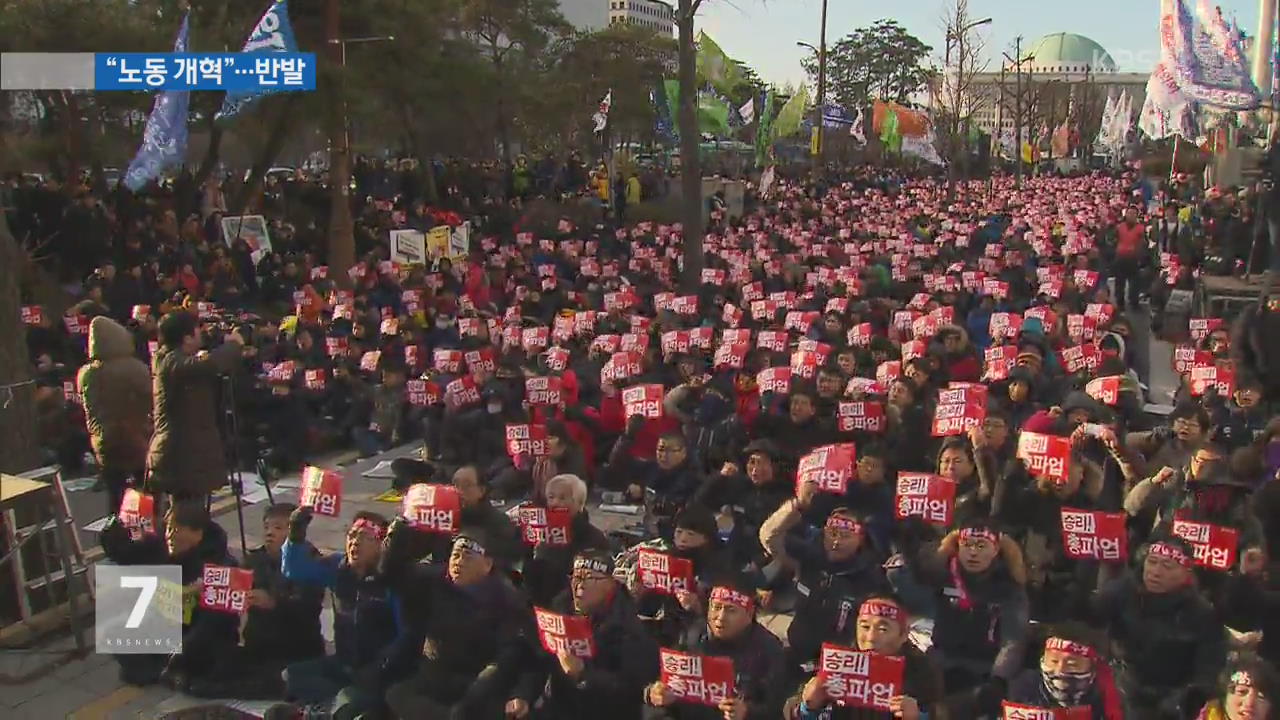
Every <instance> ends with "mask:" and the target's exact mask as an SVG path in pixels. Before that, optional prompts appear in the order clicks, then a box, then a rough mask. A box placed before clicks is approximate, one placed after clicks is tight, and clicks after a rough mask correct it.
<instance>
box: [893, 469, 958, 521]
mask: <svg viewBox="0 0 1280 720" xmlns="http://www.w3.org/2000/svg"><path fill="white" fill-rule="evenodd" d="M955 504H956V483H955V481H954V480H951V479H950V478H945V477H942V476H941V475H932V474H930V473H914V472H900V473H898V486H897V490H896V491H895V492H894V496H893V505H894V516H895V517H897V518H898V519H899V520H903V519H905V518H909V517H918V518H921V519H922V520H924V521H925V522H927V523H929V524H931V525H939V526H941V527H947V526H949V525H951V517H952V513H953V511H954V509H955Z"/></svg>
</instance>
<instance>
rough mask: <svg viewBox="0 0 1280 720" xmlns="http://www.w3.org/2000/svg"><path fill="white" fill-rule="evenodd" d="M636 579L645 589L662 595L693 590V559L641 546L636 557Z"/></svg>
mask: <svg viewBox="0 0 1280 720" xmlns="http://www.w3.org/2000/svg"><path fill="white" fill-rule="evenodd" d="M636 579H637V580H638V581H639V582H640V587H642V588H644V589H645V590H652V591H654V592H656V593H661V594H663V595H675V594H676V593H677V592H693V590H694V587H695V586H694V581H693V561H692V560H690V559H688V558H679V557H676V556H674V555H668V554H667V553H663V552H658V551H657V550H649V549H645V548H641V550H640V553H639V555H638V556H637V557H636Z"/></svg>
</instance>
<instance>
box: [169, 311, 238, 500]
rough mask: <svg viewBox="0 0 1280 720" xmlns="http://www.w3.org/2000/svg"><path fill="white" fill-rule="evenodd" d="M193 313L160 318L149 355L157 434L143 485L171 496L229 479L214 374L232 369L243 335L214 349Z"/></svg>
mask: <svg viewBox="0 0 1280 720" xmlns="http://www.w3.org/2000/svg"><path fill="white" fill-rule="evenodd" d="M202 343H203V338H202V337H201V331H200V325H199V323H198V322H197V321H196V318H195V316H194V315H192V314H191V313H189V312H186V311H182V310H178V311H174V312H171V313H169V314H168V315H165V316H164V318H163V319H161V320H160V350H159V351H158V352H157V353H156V355H155V358H153V360H152V372H151V375H152V397H153V400H154V403H153V411H152V416H153V417H154V419H155V434H153V435H152V436H151V447H150V450H149V452H148V454H147V471H148V479H147V487H148V489H149V490H151V491H153V492H164V493H168V494H169V495H171V496H172V498H173V499H174V500H188V499H204V498H205V496H207V495H208V494H209V493H211V492H213V491H214V490H216V489H217V488H219V487H222V485H223V484H224V483H226V481H227V463H226V455H225V452H224V450H223V440H222V436H221V433H220V431H219V429H218V392H219V387H218V376H219V375H220V374H223V373H228V372H231V371H232V370H234V369H235V367H236V363H237V362H238V361H239V359H240V355H241V349H242V348H243V346H244V338H243V337H242V336H241V335H240V333H239V331H238V330H233V331H232V332H230V333H228V334H227V337H226V341H225V342H224V343H223V344H222V345H220V346H219V347H217V348H216V349H214V350H212V351H205V350H202V349H201V347H202Z"/></svg>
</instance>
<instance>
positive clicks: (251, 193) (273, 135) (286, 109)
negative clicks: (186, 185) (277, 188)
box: [197, 93, 299, 215]
mask: <svg viewBox="0 0 1280 720" xmlns="http://www.w3.org/2000/svg"><path fill="white" fill-rule="evenodd" d="M298 97H299V95H298V94H297V93H289V96H288V97H287V98H285V100H284V102H283V103H281V105H280V114H279V115H278V116H277V117H276V120H275V123H274V124H272V126H271V132H270V133H269V134H268V135H267V142H266V144H264V145H263V146H262V152H261V153H259V154H258V157H257V159H256V160H254V163H253V168H252V169H251V170H250V171H249V179H248V180H246V181H245V183H244V185H241V186H240V191H239V192H238V193H236V197H235V201H234V202H233V203H231V205H230V206H229V207H228V208H227V209H228V210H230V211H231V214H233V215H243V214H244V213H245V210H247V209H248V208H249V207H250V205H251V203H252V201H253V200H254V198H256V197H257V196H258V193H260V192H262V181H263V179H264V178H265V177H266V176H267V171H268V170H270V169H271V166H272V165H273V164H274V163H275V161H276V158H277V157H279V155H280V151H281V150H283V149H284V143H285V141H286V140H288V139H289V131H290V130H291V129H292V127H291V125H292V122H293V120H294V118H293V111H294V109H295V108H296V106H297V104H298V102H297V100H298ZM197 187H199V186H197Z"/></svg>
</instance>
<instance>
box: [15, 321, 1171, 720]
mask: <svg viewBox="0 0 1280 720" xmlns="http://www.w3.org/2000/svg"><path fill="white" fill-rule="evenodd" d="M1138 315H1141V317H1137V318H1134V330H1135V332H1134V337H1145V336H1148V327H1149V325H1148V323H1147V321H1146V318H1145V314H1138ZM1137 352H1138V356H1139V357H1138V360H1137V364H1138V366H1139V367H1144V366H1145V367H1148V368H1150V370H1149V373H1150V375H1149V377H1150V385H1151V392H1150V399H1151V401H1152V402H1155V403H1168V402H1169V398H1171V397H1172V394H1173V391H1174V390H1175V389H1176V388H1177V378H1176V377H1174V375H1173V372H1172V368H1171V362H1170V360H1171V356H1172V348H1171V347H1170V346H1169V345H1168V344H1167V343H1164V342H1161V341H1158V340H1152V341H1151V342H1150V344H1149V345H1147V344H1144V343H1140V347H1139V348H1138V350H1137ZM415 451H416V450H415V449H414V448H410V447H405V448H400V449H397V450H392V451H390V452H389V453H386V454H385V455H384V456H381V457H380V458H377V459H374V460H365V461H360V462H352V460H353V458H352V456H351V455H350V454H341V455H336V456H330V457H328V458H326V459H324V460H320V461H318V463H317V464H319V465H322V466H324V467H331V468H341V469H343V470H344V492H343V501H342V511H341V516H340V517H338V518H325V517H318V518H317V519H316V520H315V521H314V522H313V523H312V524H311V530H310V533H309V537H310V539H311V540H312V541H313V542H314V543H315V544H316V545H318V546H319V547H321V548H325V549H331V550H336V549H339V548H341V547H342V542H343V534H344V531H345V528H346V527H347V525H348V524H349V523H350V521H351V518H352V517H353V516H354V515H355V513H356V512H357V511H359V510H374V511H376V512H380V513H383V514H385V515H391V514H394V513H395V512H396V510H397V508H398V504H396V503H390V502H383V501H380V500H377V499H375V498H376V496H378V495H380V494H381V493H383V492H384V491H385V490H386V489H387V488H388V487H389V485H390V481H389V479H387V478H366V477H364V476H363V475H362V473H364V472H365V471H366V470H368V469H369V468H371V467H373V466H374V465H375V464H376V462H377V461H378V460H383V459H390V458H394V457H400V456H404V455H408V454H412V453H413V452H415ZM253 482H254V477H246V490H247V491H252V487H253ZM281 485H282V487H279V488H278V490H277V493H276V499H277V500H285V501H296V500H297V491H296V487H297V477H296V476H295V477H290V478H285V479H283V481H282V483H281ZM69 486H70V487H75V486H76V483H74V481H73V482H70V483H69ZM283 486H289V487H283ZM259 494H260V493H259ZM68 501H69V504H70V506H71V510H72V514H73V515H74V517H75V518H76V520H77V525H79V526H84V525H87V524H90V523H91V522H93V521H94V520H97V519H99V518H101V517H102V516H103V514H104V511H105V507H104V503H105V499H104V496H103V495H102V494H101V493H91V492H88V491H87V490H78V491H73V492H69V493H68ZM262 507H264V505H263V504H261V503H257V504H250V505H246V506H245V508H244V514H245V521H246V522H245V525H246V528H245V531H246V532H245V534H246V536H247V540H248V544H249V546H250V547H252V546H253V545H255V544H257V543H258V542H259V532H260V519H261V508H262ZM219 511H221V514H219V515H218V516H217V521H218V522H219V523H220V524H221V525H222V526H223V528H224V529H225V530H226V531H227V536H228V538H230V541H231V549H232V550H233V552H235V553H236V554H239V552H240V540H239V537H240V523H239V520H238V517H237V513H236V512H235V503H234V502H233V501H229V498H227V497H225V496H224V497H222V498H220V499H219V500H218V501H217V502H215V512H219ZM593 520H594V521H595V522H596V523H597V525H599V526H600V527H601V528H602V529H605V530H612V529H616V528H619V527H621V526H623V525H625V524H627V523H628V522H630V519H629V518H627V517H625V516H618V515H609V514H604V513H593ZM81 541H82V543H83V544H84V546H85V549H86V550H88V551H90V558H91V559H94V556H95V553H94V552H93V549H94V548H96V546H97V537H96V533H93V532H82V533H81ZM325 613H326V616H327V615H328V613H329V611H328V609H327V608H326V610H325ZM762 620H763V622H764V624H765V625H766V626H767V627H769V628H770V629H771V630H773V631H774V632H775V633H777V634H779V635H780V636H782V635H785V632H786V627H787V625H788V624H789V623H790V621H791V618H790V616H787V615H766V616H762ZM327 626H328V622H327V620H326V632H327V631H328V630H327ZM89 641H90V643H91V642H92V632H91V631H90V633H89ZM74 647H75V645H74V642H73V640H72V639H71V638H70V637H69V636H62V637H56V638H53V639H46V640H45V641H43V642H42V643H41V644H40V645H38V646H37V647H36V648H34V649H31V650H24V651H0V717H4V718H6V719H7V720H28V719H30V720H46V719H50V718H59V717H71V718H77V719H78V720H97V719H100V718H110V719H113V720H115V719H121V720H123V719H124V718H156V717H163V716H166V715H169V714H173V715H174V717H184V718H185V717H202V715H200V714H199V713H198V712H197V713H195V714H191V713H190V709H191V708H194V707H196V706H200V705H207V704H208V703H207V702H204V701H196V700H194V699H192V698H188V697H185V696H182V695H179V694H176V693H173V692H172V691H169V690H166V689H163V688H158V687H153V688H146V689H141V688H135V687H131V686H125V685H122V684H121V683H120V681H119V678H118V676H117V665H116V663H115V661H114V660H113V659H112V658H111V657H110V656H106V655H96V654H90V655H89V656H87V657H82V658H78V659H77V658H72V659H67V657H66V653H67V651H68V650H74ZM245 709H247V710H250V711H252V710H253V709H254V708H253V706H247V707H246V708H245ZM184 711H187V712H184Z"/></svg>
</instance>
